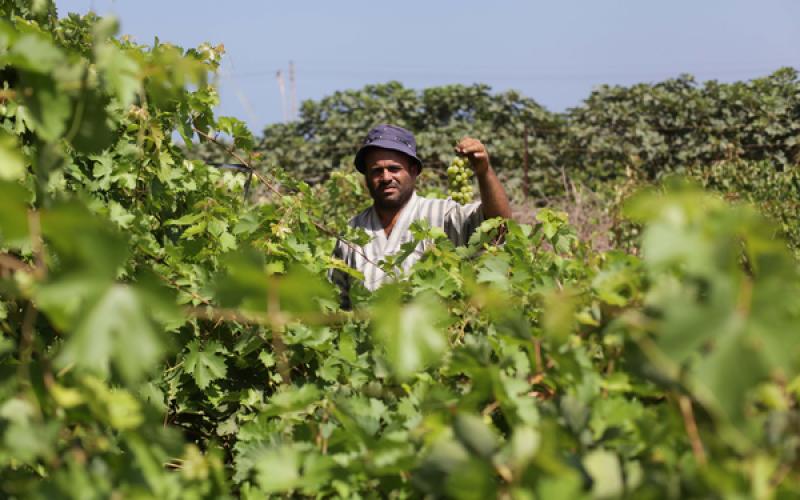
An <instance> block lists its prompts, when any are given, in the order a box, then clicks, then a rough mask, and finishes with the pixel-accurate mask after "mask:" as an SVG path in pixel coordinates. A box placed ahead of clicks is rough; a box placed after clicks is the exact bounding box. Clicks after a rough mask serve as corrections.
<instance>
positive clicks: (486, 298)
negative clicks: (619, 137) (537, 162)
mask: <svg viewBox="0 0 800 500" xmlns="http://www.w3.org/2000/svg"><path fill="white" fill-rule="evenodd" d="M10 5H11V6H10V7H8V6H5V4H4V6H3V7H2V9H4V10H3V13H4V14H7V15H4V17H3V18H2V19H0V67H2V73H1V74H2V78H3V88H2V94H0V96H2V98H1V99H0V100H1V101H2V102H0V128H1V129H2V131H3V132H2V135H0V157H2V158H5V159H6V160H7V161H6V162H5V163H3V166H2V170H0V172H1V173H2V175H0V177H2V181H0V238H1V239H0V246H2V253H1V254H0V285H1V287H0V330H2V337H0V371H2V373H3V377H2V378H0V380H1V381H2V382H0V435H1V436H2V439H1V440H0V477H2V481H1V482H0V489H1V490H2V492H3V494H4V495H5V496H9V497H33V498H53V497H80V498H107V497H156V498H201V497H203V498H205V497H208V498H225V497H228V496H232V495H238V496H241V497H246V498H262V497H264V496H267V495H276V496H284V497H292V496H319V497H328V496H334V497H346V498H353V497H356V498H359V497H362V498H363V497H369V498H373V497H392V498H408V497H419V496H424V495H428V496H446V497H453V498H490V497H493V496H502V497H509V496H511V497H519V498H550V497H565V496H571V497H575V498H580V497H590V496H594V497H598V498H613V497H621V496H626V495H631V496H637V497H654V498H662V497H665V496H667V497H675V498H683V497H717V496H718V497H731V496H747V495H749V496H753V497H758V498H768V497H793V496H797V495H798V494H799V493H800V475H798V472H797V471H798V470H800V467H798V465H800V464H798V458H797V457H798V451H799V449H798V448H799V447H800V441H798V433H799V432H800V428H798V422H800V414H798V407H797V403H798V396H800V378H798V374H799V373H800V371H799V369H800V366H798V363H799V362H800V352H798V347H797V345H796V343H795V342H793V339H794V338H795V337H796V334H797V328H798V327H797V325H798V324H800V323H799V322H798V319H800V318H798V317H797V316H798V314H800V309H798V307H797V299H796V297H797V291H798V290H797V289H798V286H799V285H800V276H798V273H797V262H796V261H795V260H794V258H793V257H792V256H791V255H790V253H789V252H788V251H787V250H786V248H785V246H784V245H783V243H782V242H781V241H780V240H776V239H775V238H774V229H773V228H772V226H771V225H770V224H769V223H768V222H766V221H765V220H764V219H762V217H761V216H760V215H759V214H758V212H756V211H754V210H753V209H751V208H749V207H748V206H746V205H734V206H730V205H728V204H726V203H725V202H724V201H723V200H722V199H721V198H719V197H718V196H715V195H711V194H707V193H704V192H702V191H700V190H698V189H697V188H694V187H691V186H666V187H664V188H663V189H659V190H658V191H652V192H647V193H643V194H641V195H639V196H638V197H636V198H634V199H633V200H631V201H630V203H629V204H628V205H627V212H628V214H629V216H630V217H631V218H632V219H633V220H634V221H635V222H636V223H637V224H640V225H641V227H642V228H643V236H642V240H641V250H642V253H641V257H637V256H634V255H631V254H627V253H623V252H621V251H611V252H606V253H597V252H594V251H593V250H592V249H591V248H589V247H588V246H587V245H586V244H585V243H583V242H581V241H580V240H579V239H578V238H577V237H576V234H575V230H574V228H572V227H570V225H569V224H568V220H567V216H566V214H564V213H560V212H557V211H553V210H549V209H544V210H542V211H540V212H539V213H538V214H537V216H536V221H535V223H534V224H531V225H525V224H518V223H515V222H513V221H508V222H507V223H505V224H504V223H503V222H502V221H499V220H490V221H487V222H485V223H484V224H483V225H482V226H481V227H480V228H479V230H478V231H477V232H476V233H475V234H474V235H473V236H472V239H471V240H470V243H469V245H468V246H466V247H462V248H454V247H453V246H452V244H451V243H450V242H449V240H448V239H447V238H446V237H445V236H444V235H443V234H442V232H441V231H437V230H436V229H435V228H430V227H425V226H424V225H415V227H414V229H413V231H414V234H415V237H416V238H417V239H426V240H429V243H430V244H429V245H428V250H427V251H426V252H425V254H424V255H423V256H422V258H421V260H420V262H419V263H418V264H417V265H416V266H415V268H414V269H413V271H412V273H411V274H410V275H409V276H407V277H406V279H403V280H400V281H399V282H398V283H396V284H392V285H389V286H387V287H384V288H382V289H381V290H380V291H379V292H378V293H376V294H374V295H372V296H367V295H359V294H354V296H353V297H352V299H353V306H354V307H353V310H352V311H343V310H341V309H340V308H339V305H338V302H337V301H336V300H335V293H334V291H333V290H332V289H331V285H329V284H328V283H327V281H326V280H325V275H326V272H327V271H328V270H329V269H332V268H338V269H346V266H344V264H343V263H342V262H338V261H336V260H335V259H333V258H331V251H332V248H333V246H334V244H335V241H336V239H337V238H344V239H346V240H348V241H349V240H358V239H359V235H358V234H351V233H352V232H346V234H345V231H344V226H345V221H346V218H347V217H348V216H349V215H352V213H353V212H352V210H351V209H352V208H354V207H355V206H356V205H357V204H358V203H362V201H357V200H356V197H355V196H354V195H353V192H356V193H358V192H359V191H358V190H359V189H362V188H361V186H360V185H359V183H358V182H357V179H355V178H353V177H352V176H349V175H347V174H345V173H343V172H337V173H336V174H335V175H332V176H331V177H330V178H329V179H328V180H327V181H326V183H325V184H321V185H319V186H315V187H314V188H312V187H310V186H309V185H307V184H306V183H304V182H302V181H299V180H297V172H296V171H294V170H288V171H287V170H285V169H282V168H280V167H277V166H274V165H268V166H267V167H266V168H264V169H263V170H261V171H258V172H254V174H253V175H255V176H256V179H257V180H258V182H259V183H260V184H261V187H262V189H263V190H264V191H263V192H262V193H261V194H260V197H259V200H258V202H257V203H251V202H250V201H249V200H245V199H243V196H242V192H243V184H242V183H241V182H239V181H240V180H241V178H239V177H235V175H234V174H231V173H224V172H220V170H218V169H216V168H213V167H211V166H209V165H207V164H205V163H204V162H203V161H200V160H189V159H187V158H186V156H185V152H184V150H183V149H181V148H179V147H177V146H175V145H174V144H173V143H172V141H171V140H170V136H171V134H172V133H173V131H177V132H178V133H180V134H183V135H184V136H185V138H186V139H187V140H189V139H192V138H193V137H195V136H196V137H200V138H201V139H203V140H204V141H210V142H211V143H214V144H215V145H216V146H219V145H218V144H216V141H215V139H214V138H215V136H216V134H218V133H221V134H226V135H228V136H230V137H231V139H232V144H231V145H224V144H223V145H222V147H221V148H220V151H225V154H229V155H233V154H235V155H236V156H238V157H239V158H240V159H243V160H245V159H246V161H247V162H248V163H251V162H252V161H253V160H254V159H256V155H255V153H254V152H253V150H252V149H253V148H254V147H255V141H254V140H253V138H252V136H251V134H250V133H249V132H248V131H247V130H246V129H245V128H244V127H243V126H242V124H241V122H239V121H237V120H235V119H233V118H224V117H222V118H215V117H214V115H213V113H212V112H211V109H212V108H213V106H214V105H215V104H216V102H217V97H216V91H215V90H214V88H213V87H211V86H209V85H207V83H206V81H207V76H208V73H209V72H213V71H214V70H215V69H216V67H217V64H218V62H219V57H220V55H221V54H220V49H218V48H215V47H212V46H210V45H203V46H201V47H199V48H197V49H191V50H188V51H185V50H182V49H180V48H177V47H174V46H171V45H166V44H161V43H158V44H156V45H155V46H153V47H145V46H139V45H135V44H133V43H132V42H130V41H126V40H124V39H123V40H119V39H116V38H114V37H113V36H112V33H113V30H114V26H113V22H110V21H108V20H103V19H99V18H96V17H94V16H91V15H90V16H85V17H80V16H68V17H66V18H63V19H61V20H56V18H55V13H54V11H53V10H52V9H50V10H48V11H46V12H44V11H37V10H36V9H34V7H33V6H28V7H25V5H23V3H21V2H14V3H12V4H10ZM33 5H39V6H40V8H41V5H43V4H42V3H38V2H37V3H35V4H33ZM37 12H38V13H37ZM48 13H49V14H48ZM380 88H382V87H376V92H377V91H378V90H379V89H380ZM389 88H392V87H391V86H390V87H389ZM473 90H474V91H475V92H478V94H477V97H476V95H475V94H469V93H468V94H467V97H469V98H470V99H473V98H477V99H478V101H479V102H486V103H487V106H489V107H490V104H491V103H492V102H494V101H493V100H492V99H491V98H488V97H486V96H485V95H483V94H481V92H482V91H481V90H480V88H477V90H475V89H473ZM394 91H398V92H399V91H400V89H398V88H396V87H394V90H393V92H394ZM436 92H437V91H435V90H434V91H431V92H428V93H423V94H422V95H423V97H424V96H428V97H429V98H430V100H429V102H428V104H429V106H430V108H429V110H428V111H425V114H426V115H427V114H430V115H431V116H438V117H439V119H440V120H443V121H444V123H440V125H441V127H442V128H444V129H447V127H448V123H450V120H455V122H458V120H457V119H455V118H453V116H455V115H458V113H461V111H459V112H458V113H456V112H454V111H453V109H461V108H459V107H458V105H457V103H458V102H463V101H464V100H467V97H463V99H462V100H461V101H458V100H456V101H455V103H456V104H453V105H452V106H449V107H448V106H445V107H444V108H441V109H440V108H439V107H437V106H438V104H436V103H437V102H438V99H439V98H438V97H436V98H433V97H431V96H434V95H437V94H436ZM347 96H348V94H347V93H343V94H340V95H339V96H338V97H337V99H342V100H343V105H344V104H346V102H347V99H345V98H346V97H347ZM507 97H508V96H507ZM512 100H513V99H512ZM310 106H312V105H308V106H307V113H309V116H311V114H313V113H311V111H313V109H311V107H310ZM375 108H376V109H380V106H379V104H377V103H375ZM492 109H493V108H492ZM435 110H439V111H440V112H439V113H438V114H437V113H434V111H435ZM409 113H410V115H409V116H416V115H414V114H413V113H411V112H410V111H409ZM486 113H487V114H492V113H493V114H496V115H498V116H500V115H502V114H503V113H504V108H502V107H501V108H500V109H499V111H498V110H491V109H490V110H489V111H486ZM511 114H512V115H514V114H513V113H511ZM523 114H524V113H523ZM534 115H535V114H534ZM365 116H366V115H365ZM514 116H516V115H514ZM387 118H392V117H391V116H389V117H387ZM328 119H330V120H332V121H331V123H334V122H335V120H334V118H332V117H319V118H318V120H319V122H320V123H323V122H326V120H328ZM419 119H420V120H427V119H428V118H425V117H423V116H422V115H421V114H420V115H419ZM497 119H498V120H501V119H503V118H497ZM514 119H518V118H514ZM392 121H396V120H394V119H392ZM476 123H477V122H476ZM516 123H524V121H523V122H516ZM453 126H454V127H455V126H456V125H453ZM432 129H433V128H432ZM459 132H460V131H459ZM430 140H431V142H430V143H429V145H428V147H430V148H433V147H434V144H437V145H438V144H440V143H439V142H435V141H433V139H432V138H431V139H430ZM451 142H452V141H450V140H448V141H442V142H441V144H442V147H443V148H444V147H445V146H444V145H446V144H450V143H451ZM231 148H233V152H231ZM274 154H275V155H276V157H277V158H280V153H278V152H275V153H274ZM448 155H449V152H448ZM509 157H510V156H509ZM362 192H363V191H362ZM339 195H341V196H339ZM501 232H502V238H501ZM501 239H502V241H503V243H502V244H501V245H498V244H497V242H498V241H500V240H501Z"/></svg>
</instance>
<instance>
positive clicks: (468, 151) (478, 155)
mask: <svg viewBox="0 0 800 500" xmlns="http://www.w3.org/2000/svg"><path fill="white" fill-rule="evenodd" d="M456 153H458V154H461V155H464V156H466V157H467V158H468V159H469V163H470V165H472V170H474V171H475V177H477V178H478V188H479V189H480V190H481V207H482V210H483V216H484V217H485V218H487V219H491V218H492V217H503V218H506V219H510V218H511V206H510V205H509V203H508V197H507V196H506V192H505V190H504V189H503V186H501V185H500V181H499V180H498V179H497V175H495V173H494V170H493V169H492V167H491V165H490V164H489V152H488V151H486V146H484V145H483V143H482V142H481V141H479V140H478V139H473V138H472V137H464V138H463V139H461V141H460V142H459V143H458V144H457V145H456Z"/></svg>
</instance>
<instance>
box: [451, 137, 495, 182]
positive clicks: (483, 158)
mask: <svg viewBox="0 0 800 500" xmlns="http://www.w3.org/2000/svg"><path fill="white" fill-rule="evenodd" d="M456 153H458V154H460V155H464V156H466V157H467V159H468V160H469V164H470V166H472V170H473V171H474V172H475V175H476V176H477V177H483V176H484V175H486V173H487V172H489V152H488V151H486V146H484V145H483V143H482V142H481V141H479V140H478V139H473V138H472V137H464V138H463V139H461V141H459V143H458V144H457V145H456Z"/></svg>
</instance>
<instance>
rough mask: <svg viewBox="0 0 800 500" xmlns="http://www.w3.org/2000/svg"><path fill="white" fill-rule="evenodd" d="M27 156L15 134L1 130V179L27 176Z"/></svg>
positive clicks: (18, 178) (12, 179)
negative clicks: (23, 154) (24, 155)
mask: <svg viewBox="0 0 800 500" xmlns="http://www.w3.org/2000/svg"><path fill="white" fill-rule="evenodd" d="M25 172H26V169H25V158H24V157H23V156H22V153H21V152H20V151H19V148H18V146H17V141H16V140H15V139H14V137H13V136H11V135H9V134H6V133H4V132H0V180H5V181H17V180H20V179H22V178H23V177H24V176H25Z"/></svg>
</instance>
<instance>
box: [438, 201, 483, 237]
mask: <svg viewBox="0 0 800 500" xmlns="http://www.w3.org/2000/svg"><path fill="white" fill-rule="evenodd" d="M482 222H483V210H482V208H481V203H480V202H475V203H469V204H467V205H461V204H459V203H456V202H455V201H451V202H450V203H449V204H448V207H447V209H446V211H445V214H444V232H445V233H447V236H448V237H449V238H450V240H451V241H452V242H453V244H454V245H457V246H463V245H466V244H467V242H468V241H469V237H470V236H471V235H472V233H473V232H475V230H476V229H477V228H478V226H480V225H481V223H482Z"/></svg>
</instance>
